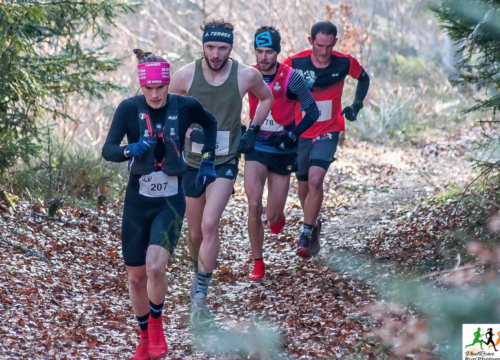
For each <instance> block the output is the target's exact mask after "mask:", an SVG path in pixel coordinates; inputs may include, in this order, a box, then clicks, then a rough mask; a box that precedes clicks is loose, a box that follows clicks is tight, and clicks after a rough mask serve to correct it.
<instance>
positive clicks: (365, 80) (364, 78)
mask: <svg viewBox="0 0 500 360" xmlns="http://www.w3.org/2000/svg"><path fill="white" fill-rule="evenodd" d="M369 87H370V77H369V76H368V74H367V73H366V71H365V70H363V71H362V72H361V75H359V78H358V85H357V86H356V95H355V96H354V101H360V102H363V100H364V99H365V97H366V94H368V88H369Z"/></svg>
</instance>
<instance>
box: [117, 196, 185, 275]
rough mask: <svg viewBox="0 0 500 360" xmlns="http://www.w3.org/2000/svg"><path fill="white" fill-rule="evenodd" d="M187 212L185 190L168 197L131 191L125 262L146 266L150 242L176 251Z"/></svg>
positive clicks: (124, 239) (124, 229) (127, 200)
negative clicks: (147, 195)
mask: <svg viewBox="0 0 500 360" xmlns="http://www.w3.org/2000/svg"><path fill="white" fill-rule="evenodd" d="M185 212H186V198H185V197H184V193H183V192H182V191H181V192H180V193H179V194H177V195H174V196H170V197H166V198H147V197H145V196H143V195H140V194H139V193H138V192H136V191H133V190H131V191H129V190H127V193H126V195H125V204H124V209H123V221H122V252H123V258H124V260H125V265H127V266H142V265H145V264H146V252H147V250H148V247H149V245H158V246H161V247H162V248H164V249H166V250H167V251H168V252H169V253H170V254H172V253H173V252H174V249H175V247H176V246H177V243H178V242H179V236H180V234H181V228H182V219H183V218H184V213H185Z"/></svg>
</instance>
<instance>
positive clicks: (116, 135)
mask: <svg viewBox="0 0 500 360" xmlns="http://www.w3.org/2000/svg"><path fill="white" fill-rule="evenodd" d="M133 113H134V108H133V104H132V103H131V102H129V101H123V102H121V103H120V105H118V108H117V109H116V111H115V115H114V116H113V121H112V123H111V127H110V128H109V132H108V136H107V138H106V142H105V143H104V146H103V148H102V157H103V158H104V159H105V160H107V161H112V162H123V161H127V160H129V158H127V157H126V156H125V155H124V154H123V152H124V150H125V148H126V147H127V146H120V144H121V143H122V140H123V138H124V137H125V135H126V134H127V128H128V123H129V119H130V114H133Z"/></svg>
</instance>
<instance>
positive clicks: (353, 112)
mask: <svg viewBox="0 0 500 360" xmlns="http://www.w3.org/2000/svg"><path fill="white" fill-rule="evenodd" d="M362 108H363V103H362V102H361V101H359V100H356V101H355V102H353V103H352V105H351V106H347V107H345V108H344V110H342V112H341V113H340V115H345V118H346V119H347V120H349V121H354V120H356V118H357V117H358V113H359V110H361V109H362Z"/></svg>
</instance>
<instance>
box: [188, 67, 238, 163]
mask: <svg viewBox="0 0 500 360" xmlns="http://www.w3.org/2000/svg"><path fill="white" fill-rule="evenodd" d="M201 60H202V59H198V60H196V61H195V66H196V67H195V71H194V77H193V83H192V84H191V87H190V88H189V91H188V93H187V95H188V96H192V97H194V98H195V99H196V100H198V101H199V102H200V103H201V105H203V107H204V108H205V109H207V110H208V111H210V112H211V113H212V115H213V116H215V118H216V119H217V146H216V150H215V165H221V164H235V163H236V157H237V153H236V150H237V149H238V145H239V143H240V139H241V108H242V99H241V96H240V89H239V87H238V62H237V61H236V60H234V59H231V60H232V61H233V64H232V66H231V72H230V73H229V77H228V78H227V80H226V81H225V82H224V84H222V85H220V86H212V85H210V84H209V83H208V82H207V80H205V76H204V75H203V69H202V67H201ZM202 147H203V145H202V144H197V143H193V142H192V141H191V140H190V139H186V143H185V146H184V152H185V155H186V162H187V163H188V165H189V166H192V167H196V168H199V167H200V162H201V149H202Z"/></svg>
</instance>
